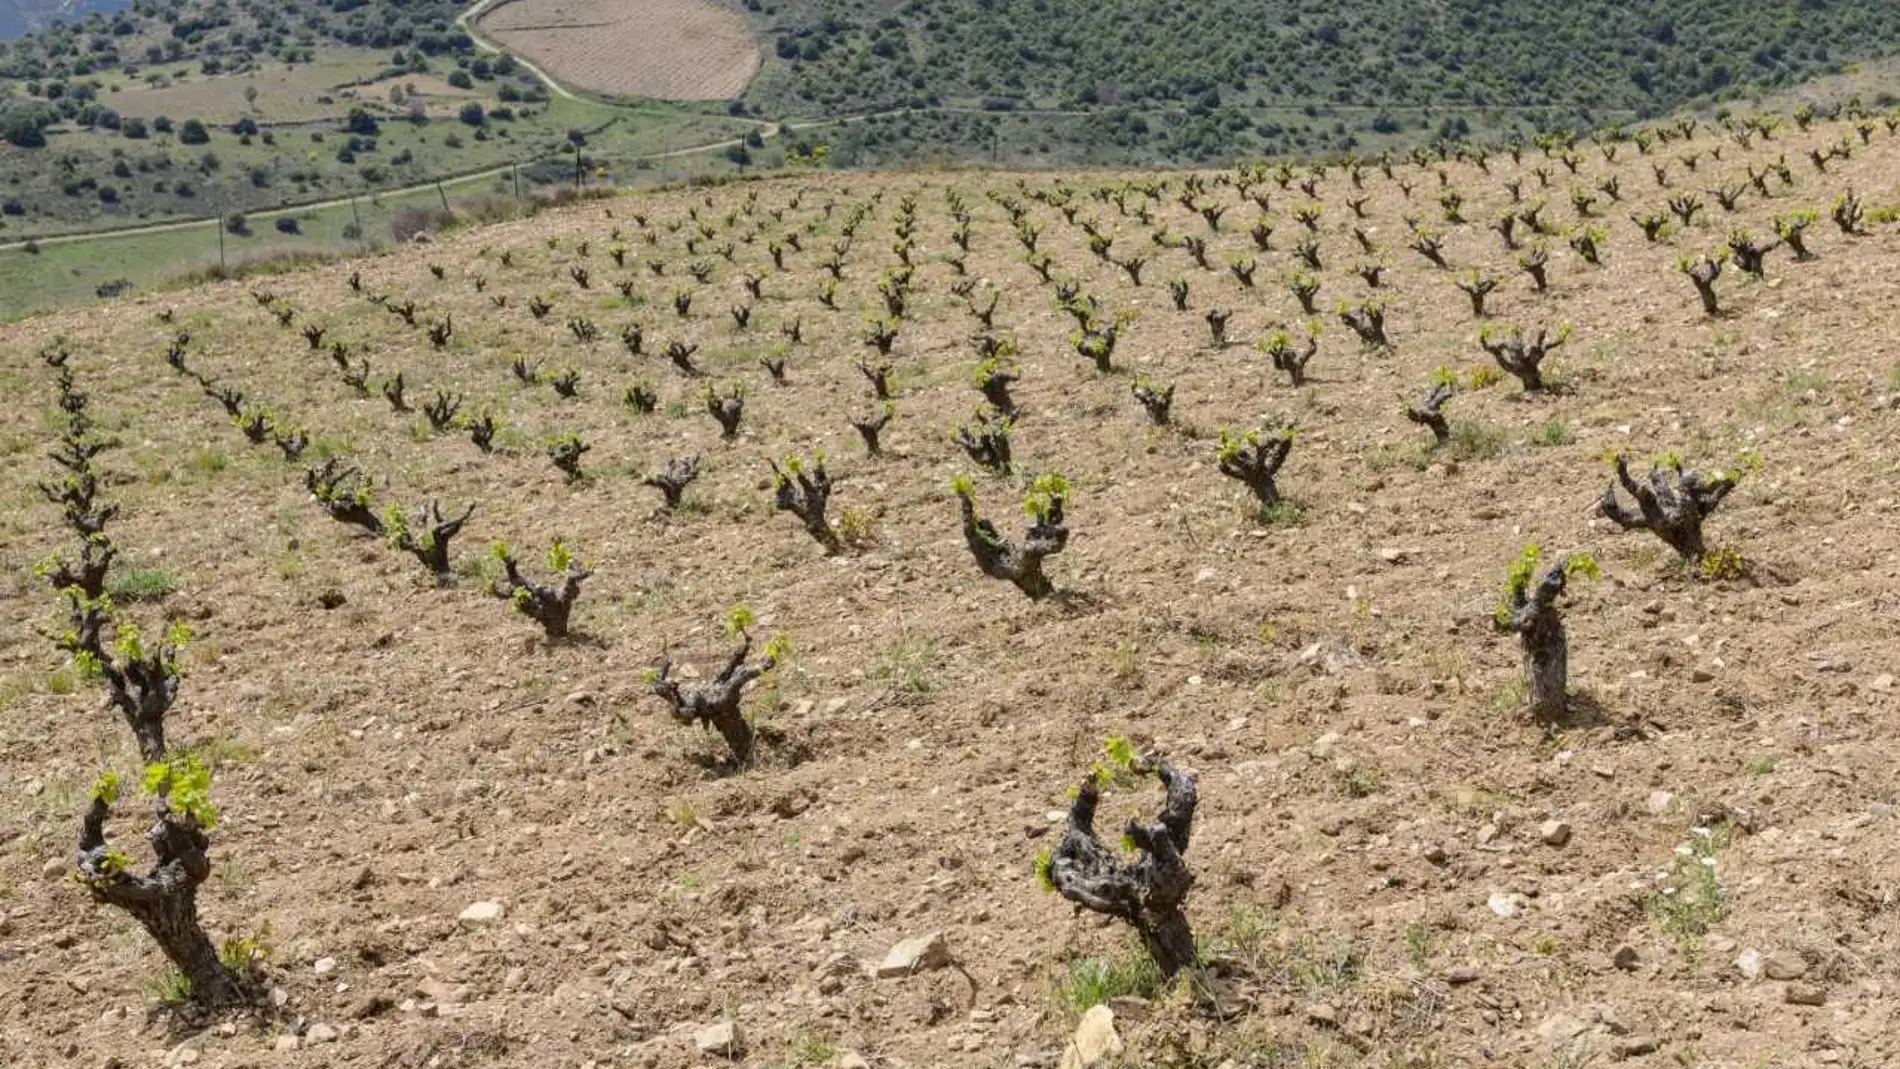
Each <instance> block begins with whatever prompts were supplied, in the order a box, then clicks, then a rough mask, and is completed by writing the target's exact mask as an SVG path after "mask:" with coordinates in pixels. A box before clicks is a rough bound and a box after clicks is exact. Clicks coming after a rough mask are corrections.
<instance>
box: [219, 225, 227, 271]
mask: <svg viewBox="0 0 1900 1069" xmlns="http://www.w3.org/2000/svg"><path fill="white" fill-rule="evenodd" d="M218 270H219V271H220V272H222V271H224V270H225V266H224V216H222V215H220V216H218Z"/></svg>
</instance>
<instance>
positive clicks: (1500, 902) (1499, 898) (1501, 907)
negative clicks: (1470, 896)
mask: <svg viewBox="0 0 1900 1069" xmlns="http://www.w3.org/2000/svg"><path fill="white" fill-rule="evenodd" d="M1485 905H1486V906H1487V907H1488V908H1489V909H1490V910H1491V912H1493V913H1495V914H1497V915H1498V916H1500V917H1515V916H1517V910H1518V905H1517V896H1516V895H1504V894H1498V895H1492V896H1491V897H1490V899H1489V900H1487V901H1486V902H1485Z"/></svg>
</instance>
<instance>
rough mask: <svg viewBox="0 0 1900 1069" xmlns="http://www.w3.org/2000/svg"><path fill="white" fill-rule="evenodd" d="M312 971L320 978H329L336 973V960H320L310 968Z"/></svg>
mask: <svg viewBox="0 0 1900 1069" xmlns="http://www.w3.org/2000/svg"><path fill="white" fill-rule="evenodd" d="M310 970H311V971H312V972H314V973H316V974H317V975H318V976H328V975H330V974H331V973H333V972H335V971H336V959H335V958H318V959H317V960H316V962H315V963H314V964H313V965H311V966H310Z"/></svg>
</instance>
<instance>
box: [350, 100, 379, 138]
mask: <svg viewBox="0 0 1900 1069" xmlns="http://www.w3.org/2000/svg"><path fill="white" fill-rule="evenodd" d="M343 129H344V131H345V132H347V133H351V134H355V135H357V136H358V137H375V136H376V135H377V133H378V132H379V131H380V130H381V127H380V126H378V125H377V122H376V116H374V115H371V114H370V113H369V112H368V111H367V110H365V109H364V107H363V105H361V104H358V105H356V106H354V107H352V108H351V109H350V113H349V116H348V118H346V119H345V120H344V122H343Z"/></svg>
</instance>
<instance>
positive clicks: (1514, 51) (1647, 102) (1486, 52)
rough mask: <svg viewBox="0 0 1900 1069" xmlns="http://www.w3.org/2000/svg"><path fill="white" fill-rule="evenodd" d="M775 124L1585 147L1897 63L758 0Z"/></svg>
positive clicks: (1802, 6)
mask: <svg viewBox="0 0 1900 1069" xmlns="http://www.w3.org/2000/svg"><path fill="white" fill-rule="evenodd" d="M748 7H749V8H750V9H751V10H752V12H753V17H754V19H755V20H756V22H757V24H758V25H759V26H760V27H761V32H762V33H764V34H765V35H766V36H767V38H768V40H769V42H770V47H769V48H768V49H767V52H766V55H767V60H766V66H765V68H764V69H763V70H762V71H761V73H760V76H759V78H758V79H757V80H756V81H755V82H754V84H753V87H752V89H751V90H750V92H749V94H748V100H749V102H750V103H752V104H753V105H754V106H756V108H757V109H758V110H759V111H760V112H761V113H763V114H768V115H775V116H776V115H779V114H785V113H799V112H805V113H813V112H815V113H821V114H844V113H858V112H866V111H875V110H880V109H886V108H894V107H904V106H911V107H956V106H961V107H968V108H974V109H983V110H992V111H1005V110H1021V109H1060V110H1082V111H1089V112H1094V113H1099V117H1098V118H1097V119H1096V120H1095V121H1093V122H1091V123H1088V124H1084V125H1082V126H1079V127H1075V128H1072V130H1071V132H1070V134H1069V135H1068V136H1069V137H1072V138H1073V137H1079V138H1081V139H1083V141H1084V142H1085V143H1086V144H1088V145H1090V146H1091V147H1093V148H1097V149H1106V150H1111V151H1114V152H1115V153H1117V154H1119V155H1120V156H1122V157H1123V158H1126V159H1130V160H1137V161H1138V160H1144V159H1160V160H1169V161H1175V162H1189V161H1213V160H1219V159H1222V158H1231V157H1233V156H1236V155H1244V154H1271V153H1279V152H1287V151H1294V150H1299V149H1302V148H1304V149H1308V150H1314V149H1323V148H1333V149H1338V148H1344V147H1350V145H1351V144H1352V143H1354V142H1356V141H1357V142H1363V141H1364V140H1365V139H1367V138H1368V137H1369V136H1373V135H1385V136H1390V135H1406V139H1407V140H1411V141H1414V142H1416V141H1421V140H1425V139H1428V138H1430V137H1433V136H1446V137H1452V138H1458V137H1462V136H1465V135H1466V134H1467V133H1469V132H1471V131H1472V130H1473V129H1474V128H1479V127H1481V126H1482V127H1488V128H1490V129H1497V128H1499V127H1513V126H1515V127H1516V128H1519V129H1535V128H1537V127H1538V126H1543V127H1559V126H1562V127H1572V128H1580V129H1581V128H1588V127H1590V126H1594V125H1598V124H1600V123H1602V122H1605V121H1613V120H1623V119H1631V118H1648V117H1653V116H1657V115H1661V114H1665V113H1668V112H1670V111H1673V110H1675V109H1677V108H1679V107H1681V106H1683V105H1685V104H1688V103H1691V102H1695V101H1699V100H1705V99H1713V100H1722V99H1729V98H1740V97H1742V96H1744V95H1748V94H1754V93H1759V92H1764V91H1773V90H1776V89H1781V88H1785V87H1788V86H1791V85H1793V84H1795V83H1796V82H1799V81H1801V80H1803V79H1807V78H1810V77H1814V76H1818V75H1824V74H1832V73H1838V72H1839V71H1841V70H1842V69H1843V67H1844V65H1845V64H1846V63H1847V62H1848V61H1850V60H1854V59H1859V58H1865V57H1871V56H1876V55H1882V54H1886V53H1889V52H1892V51H1893V50H1895V48H1896V46H1897V45H1900V9H1897V8H1895V7H1893V6H1892V5H1888V4H1876V3H1869V2H1852V0H1833V2H1821V0H1732V2H1728V3H1706V2H1695V3H1684V4H1669V5H1664V4H1656V3H1632V2H1616V0H1593V2H1585V3H1575V4H1549V3H1532V2H1528V0H1447V2H1446V3H1443V4H1431V5H1425V4H1416V3H1401V2H1395V0H1324V2H1322V0H1300V2H1294V3H1288V4H1283V5H1282V4H1275V5H1262V4H1258V3H1243V2H1240V0H1210V2H1204V3H1193V4H1189V3H1168V2H1162V0H1108V2H1106V3H1101V2H1093V0H1090V2H1082V0H909V2H906V3H903V4H900V5H895V6H893V5H889V4H884V3H873V2H871V0H776V2H775V0H748Z"/></svg>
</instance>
